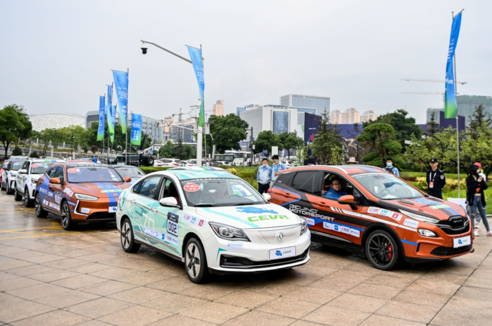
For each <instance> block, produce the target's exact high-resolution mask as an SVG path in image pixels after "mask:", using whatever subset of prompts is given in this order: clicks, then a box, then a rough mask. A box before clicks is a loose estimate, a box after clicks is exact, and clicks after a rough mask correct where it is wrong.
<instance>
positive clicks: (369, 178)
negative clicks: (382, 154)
mask: <svg viewBox="0 0 492 326" xmlns="http://www.w3.org/2000/svg"><path fill="white" fill-rule="evenodd" d="M353 178H354V179H355V180H357V182H358V183H360V184H361V185H362V186H363V187H364V188H366V189H367V190H368V191H369V192H370V193H371V194H373V195H374V196H376V197H378V198H380V199H405V198H418V197H423V195H422V193H420V192H419V191H417V190H416V189H415V188H413V187H412V186H410V185H409V184H407V183H406V182H404V181H402V180H400V179H398V178H397V177H395V176H394V175H393V174H389V173H364V174H357V175H354V176H353Z"/></svg>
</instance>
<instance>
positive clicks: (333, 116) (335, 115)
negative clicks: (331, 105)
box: [330, 110, 343, 125]
mask: <svg viewBox="0 0 492 326" xmlns="http://www.w3.org/2000/svg"><path fill="white" fill-rule="evenodd" d="M342 122H343V115H342V112H340V110H334V111H331V113H330V123H332V124H335V125H338V124H341V123H342Z"/></svg>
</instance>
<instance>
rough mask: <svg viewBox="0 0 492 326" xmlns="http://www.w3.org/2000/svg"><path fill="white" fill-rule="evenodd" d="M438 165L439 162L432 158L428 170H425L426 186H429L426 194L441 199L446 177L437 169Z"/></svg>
mask: <svg viewBox="0 0 492 326" xmlns="http://www.w3.org/2000/svg"><path fill="white" fill-rule="evenodd" d="M438 165H439V161H438V160H437V158H435V157H434V158H432V159H431V160H430V169H429V170H427V178H426V180H427V184H428V185H429V189H428V190H427V193H428V194H429V195H431V196H434V197H437V198H441V199H442V188H444V186H445V185H446V177H445V176H444V172H442V171H441V170H439V169H438V168H437V166H438Z"/></svg>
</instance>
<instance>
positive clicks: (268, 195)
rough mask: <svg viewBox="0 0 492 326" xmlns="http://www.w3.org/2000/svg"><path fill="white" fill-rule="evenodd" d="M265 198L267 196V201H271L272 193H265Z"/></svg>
mask: <svg viewBox="0 0 492 326" xmlns="http://www.w3.org/2000/svg"><path fill="white" fill-rule="evenodd" d="M263 198H265V200H266V201H270V199H272V195H270V194H263Z"/></svg>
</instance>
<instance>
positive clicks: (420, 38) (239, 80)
mask: <svg viewBox="0 0 492 326" xmlns="http://www.w3.org/2000/svg"><path fill="white" fill-rule="evenodd" d="M0 5H1V7H0V31H1V32H0V44H1V49H2V51H1V52H0V107H3V106H5V105H8V104H12V103H16V104H21V105H24V106H25V107H26V109H27V110H28V113H29V114H42V113H53V112H72V113H79V114H82V115H85V113H86V112H87V111H89V110H97V109H98V106H99V95H103V94H104V93H105V91H106V87H105V85H107V84H109V83H111V82H112V74H111V71H110V70H111V69H117V70H126V69H127V68H129V69H130V85H129V103H128V105H129V109H130V110H132V111H133V112H137V113H141V114H143V115H147V116H151V117H154V118H162V117H164V116H168V115H170V114H172V113H176V112H177V111H178V110H179V108H183V111H189V107H190V105H195V104H197V103H198V98H199V93H198V86H197V82H196V78H195V75H194V72H193V67H192V66H191V65H190V64H189V63H187V62H185V61H183V60H180V59H178V58H176V57H174V56H172V55H170V54H168V53H166V52H164V51H162V50H160V49H158V48H155V47H152V46H150V47H149V51H148V54H147V55H142V53H141V50H140V45H141V42H140V40H141V39H144V40H149V41H153V42H155V43H158V44H160V45H162V46H164V47H166V48H168V49H170V50H172V51H175V52H177V53H179V54H181V55H183V56H186V57H188V52H187V49H186V47H185V44H187V45H193V46H197V47H198V46H200V44H202V45H203V56H204V58H205V108H206V109H207V110H208V109H212V104H213V103H215V102H216V101H217V100H218V99H224V100H225V111H226V113H235V112H236V111H235V110H236V107H237V106H244V105H246V104H251V103H257V104H280V100H279V98H280V96H281V95H286V94H290V93H294V94H306V95H317V96H329V97H330V98H331V110H335V109H338V110H345V109H347V108H350V107H355V108H357V109H358V110H359V112H360V113H362V112H364V111H366V110H375V111H376V113H377V114H383V113H387V112H392V111H394V110H396V109H398V108H406V109H407V110H408V111H409V112H410V114H411V115H412V116H414V117H415V118H417V122H419V123H424V122H425V111H426V109H427V108H429V107H442V105H443V104H442V101H443V99H442V96H440V95H406V94H402V92H404V91H407V92H444V84H440V83H424V82H404V81H401V79H402V78H419V79H444V76H445V66H446V55H447V48H448V45H449V36H450V30H451V12H452V11H455V12H458V11H460V10H461V9H463V8H464V9H465V11H464V12H463V19H462V25H461V33H460V38H459V41H458V46H457V52H456V54H457V75H458V80H461V81H466V82H468V84H467V85H464V86H459V87H458V93H461V94H469V95H488V96H490V95H492V78H491V72H492V42H490V41H491V39H492V19H491V13H492V1H490V0H482V1H470V0H467V1H459V0H455V1H451V0H441V1H430V0H425V1H405V2H403V1H394V0H393V1H389V0H388V1H373V0H371V1H367V0H362V1H348V0H343V1H342V0H339V1H328V0H324V1H309V0H296V1H285V0H284V1H272V0H268V1H266V0H262V1H253V0H248V1H238V0H235V1H215V0H207V1H187V0H180V1H164V0H159V1H143V0H140V1H121V0H118V1H116V0H115V1H102V0H95V1H89V0H84V1H61V0H60V1H48V0H43V1H35V0H31V1H22V0H15V1H13V0H10V1H7V0H0Z"/></svg>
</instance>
